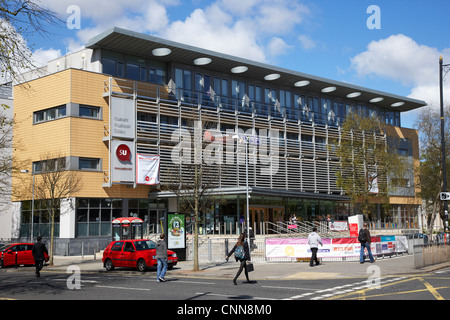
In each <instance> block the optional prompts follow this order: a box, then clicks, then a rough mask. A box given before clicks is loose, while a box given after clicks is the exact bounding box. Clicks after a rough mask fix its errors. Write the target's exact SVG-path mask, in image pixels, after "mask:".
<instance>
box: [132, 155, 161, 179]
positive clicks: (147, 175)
mask: <svg viewBox="0 0 450 320" xmlns="http://www.w3.org/2000/svg"><path fill="white" fill-rule="evenodd" d="M136 158H137V164H136V183H137V184H144V185H148V186H150V185H156V184H159V165H160V158H161V157H160V156H152V155H146V154H139V153H138V154H136Z"/></svg>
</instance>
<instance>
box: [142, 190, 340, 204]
mask: <svg viewBox="0 0 450 320" xmlns="http://www.w3.org/2000/svg"><path fill="white" fill-rule="evenodd" d="M208 193H210V194H218V195H224V196H226V195H243V196H244V199H245V195H246V188H245V187H229V188H217V189H211V190H209V191H208ZM248 193H249V195H250V197H251V196H252V195H253V196H266V197H282V198H298V199H314V200H329V201H349V198H348V197H347V196H344V195H337V194H326V193H314V192H299V191H288V190H279V189H267V188H258V187H249V188H248ZM176 197H177V195H176V193H175V192H172V191H157V192H150V193H149V198H157V199H164V198H176Z"/></svg>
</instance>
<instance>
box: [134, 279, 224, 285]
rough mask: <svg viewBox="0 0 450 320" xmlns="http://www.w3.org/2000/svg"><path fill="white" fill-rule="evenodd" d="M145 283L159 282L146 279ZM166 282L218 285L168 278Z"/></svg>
mask: <svg viewBox="0 0 450 320" xmlns="http://www.w3.org/2000/svg"><path fill="white" fill-rule="evenodd" d="M143 281H148V282H157V280H156V279H145V280H143ZM166 282H168V283H170V282H176V283H193V284H210V285H215V284H216V283H215V282H202V281H188V280H177V279H170V278H166Z"/></svg>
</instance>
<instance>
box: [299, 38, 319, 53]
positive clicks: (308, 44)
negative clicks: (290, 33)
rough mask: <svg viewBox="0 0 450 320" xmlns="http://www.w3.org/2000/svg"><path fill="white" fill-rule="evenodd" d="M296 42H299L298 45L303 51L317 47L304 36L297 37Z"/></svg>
mask: <svg viewBox="0 0 450 320" xmlns="http://www.w3.org/2000/svg"><path fill="white" fill-rule="evenodd" d="M298 40H299V41H300V44H301V45H302V48H303V49H304V50H311V49H314V48H315V47H316V46H317V44H316V42H315V41H314V40H312V39H311V38H310V37H308V36H307V35H304V34H301V35H299V36H298Z"/></svg>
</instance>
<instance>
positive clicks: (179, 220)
mask: <svg viewBox="0 0 450 320" xmlns="http://www.w3.org/2000/svg"><path fill="white" fill-rule="evenodd" d="M185 219H186V218H185V217H184V214H179V213H168V214H167V248H168V249H184V248H186V228H185V221H186V220H185Z"/></svg>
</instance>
